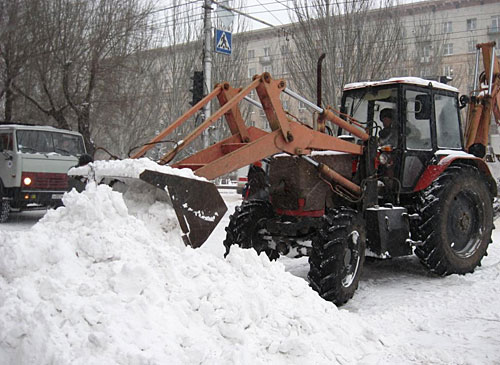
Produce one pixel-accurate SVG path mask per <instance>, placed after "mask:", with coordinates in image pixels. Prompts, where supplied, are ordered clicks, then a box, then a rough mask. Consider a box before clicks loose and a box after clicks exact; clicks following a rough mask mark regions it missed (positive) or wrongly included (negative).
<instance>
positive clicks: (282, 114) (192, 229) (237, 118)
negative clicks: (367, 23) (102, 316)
mask: <svg viewBox="0 0 500 365" xmlns="http://www.w3.org/2000/svg"><path fill="white" fill-rule="evenodd" d="M252 90H256V91H257V95H258V97H259V100H260V103H258V102H256V101H254V100H253V99H249V98H248V97H247V95H248V94H250V92H252ZM282 92H286V93H287V94H288V95H291V96H292V97H296V98H297V97H298V98H301V99H300V100H305V99H303V98H302V97H300V96H298V94H295V93H293V92H292V91H291V90H288V89H287V88H286V82H285V81H284V80H282V79H279V80H274V79H273V78H272V77H271V75H270V74H269V73H267V72H265V73H263V74H261V75H256V76H254V78H253V80H252V82H251V83H250V84H249V85H248V86H246V87H244V88H240V89H236V88H233V87H231V86H230V85H229V84H228V83H227V82H225V83H222V84H218V85H216V86H215V88H214V90H213V91H212V92H211V93H210V94H208V95H207V96H206V97H204V98H203V99H202V100H200V102H198V103H197V104H196V105H194V106H193V107H192V108H191V109H189V110H188V111H187V112H186V113H185V114H183V115H182V116H181V117H179V118H178V119H177V120H176V121H175V122H173V123H172V124H171V125H170V126H168V127H167V128H166V129H165V130H163V131H162V132H161V133H159V134H158V135H157V136H156V137H154V138H153V139H152V140H151V141H150V142H149V143H148V144H146V145H145V146H144V147H143V148H142V149H141V150H139V151H138V152H137V153H136V154H135V155H134V156H133V158H139V157H142V156H143V155H144V154H145V153H146V152H147V151H148V150H149V149H151V148H152V147H153V146H154V143H156V142H159V141H161V140H162V139H164V138H165V137H167V136H169V135H171V134H172V133H173V132H174V131H175V130H176V129H177V128H179V127H180V126H181V125H182V124H183V123H185V122H186V121H187V120H189V118H190V117H192V116H193V115H194V114H195V113H197V112H198V111H199V110H200V109H201V108H202V107H203V106H205V105H206V104H207V103H208V102H210V101H211V100H212V99H215V98H217V99H218V101H219V105H220V107H219V109H217V110H216V111H215V112H214V113H213V114H212V115H210V116H209V117H208V118H206V119H205V121H203V123H201V124H200V125H199V126H198V127H196V128H195V129H193V130H192V131H191V132H190V133H189V134H188V135H187V136H185V137H184V138H183V139H182V140H181V141H180V142H179V143H178V144H177V146H176V147H175V148H174V149H172V150H171V151H169V152H168V153H166V154H165V155H164V156H162V157H161V159H160V161H159V163H160V164H170V163H171V162H172V161H173V159H174V158H175V156H176V155H177V154H178V153H179V152H180V151H182V150H183V149H184V148H186V147H187V146H188V145H189V144H190V143H192V142H193V141H194V140H195V139H196V138H197V137H199V136H200V135H201V134H202V133H203V131H205V130H206V129H207V128H209V127H210V126H211V125H212V124H213V123H215V122H216V121H217V120H218V119H219V118H221V117H223V116H225V120H226V122H227V124H228V127H229V130H230V132H231V136H230V137H228V138H226V139H224V140H222V141H219V142H217V143H215V144H213V145H211V146H210V147H207V148H205V149H203V150H201V151H199V152H197V153H195V154H192V155H191V156H189V157H187V158H184V159H183V160H181V161H177V162H175V163H171V166H172V167H175V168H190V169H191V170H193V171H194V173H195V175H197V176H199V177H205V178H207V179H209V180H212V179H215V178H217V177H220V176H222V175H225V174H227V173H229V172H231V171H234V170H237V169H239V168H241V167H244V166H247V165H249V164H251V163H252V162H255V161H257V160H262V159H264V158H266V157H269V156H272V155H274V154H277V153H287V154H290V155H296V156H306V155H309V154H311V152H312V151H314V150H319V151H321V150H328V151H338V152H345V153H349V154H353V155H361V154H363V146H362V145H360V144H356V143H352V142H349V141H345V140H343V139H340V138H337V137H334V136H330V135H328V134H325V133H324V124H325V122H326V121H327V120H329V121H330V122H332V123H333V124H336V125H338V126H340V127H341V128H343V129H344V130H348V131H350V132H351V133H352V134H353V135H355V136H356V137H358V138H359V139H361V140H362V141H367V140H368V139H369V138H370V136H369V135H368V134H367V133H366V132H365V131H364V130H363V129H361V128H360V126H359V125H356V124H354V123H352V121H350V122H347V121H345V120H344V119H342V118H340V117H339V116H337V115H336V114H335V113H333V112H332V111H331V110H326V109H325V110H323V109H321V108H319V107H315V108H316V111H318V112H319V117H318V123H317V125H318V126H319V127H318V130H314V129H312V128H310V127H309V126H308V125H306V124H303V123H302V122H298V121H295V120H292V119H290V118H289V117H288V115H287V113H286V111H285V110H284V109H283V105H282V103H281V100H280V95H281V93H282ZM244 99H246V100H247V101H249V102H251V103H252V104H254V105H257V106H259V107H261V108H262V109H263V110H264V112H265V115H266V118H267V120H268V122H269V131H267V130H262V129H259V128H256V127H247V125H246V124H245V121H244V120H243V118H242V113H241V111H240V109H239V103H240V102H241V101H242V100H244ZM309 103H310V102H309ZM308 161H310V163H313V164H314V162H313V161H312V160H310V159H309V160H308ZM316 167H317V169H318V171H319V173H321V174H322V175H323V176H324V177H325V178H326V179H329V180H330V181H331V182H332V184H334V185H335V184H339V185H341V186H343V187H344V188H346V189H348V190H349V191H351V192H352V194H353V195H358V196H359V195H360V194H361V188H360V186H358V185H356V184H355V183H353V182H352V181H350V180H349V179H346V178H345V177H343V176H342V175H341V174H339V173H337V172H336V171H334V170H332V169H331V168H329V167H328V166H326V165H324V164H318V165H317V166H316ZM141 179H142V180H143V181H146V182H148V183H149V184H152V185H155V186H157V187H158V188H160V189H165V188H167V191H168V192H169V194H170V196H171V200H172V202H173V203H174V204H173V206H174V209H175V211H176V214H177V217H178V219H179V222H180V225H181V229H182V230H183V232H184V233H185V237H184V239H185V241H186V243H187V244H190V245H191V246H193V247H199V246H201V244H203V242H204V241H205V240H206V239H207V238H208V236H209V234H210V232H211V231H212V230H213V229H214V228H215V226H216V224H217V222H218V221H219V220H220V219H221V218H222V215H223V214H224V212H225V211H226V209H227V208H226V207H225V204H224V202H223V200H222V198H220V195H219V194H218V192H217V191H216V189H214V188H215V186H214V185H213V184H207V183H205V182H200V181H199V180H193V179H188V178H179V177H174V176H172V175H167V174H160V173H153V172H146V173H145V174H143V175H141ZM210 185H211V186H212V187H213V188H212V187H210ZM193 195H195V196H196V198H193ZM207 197H210V199H206V198H207ZM212 197H213V199H212ZM198 200H199V201H200V202H202V204H198V203H199V202H198ZM188 201H189V202H190V203H189V204H187V203H185V202H188ZM200 217H205V218H210V219H200Z"/></svg>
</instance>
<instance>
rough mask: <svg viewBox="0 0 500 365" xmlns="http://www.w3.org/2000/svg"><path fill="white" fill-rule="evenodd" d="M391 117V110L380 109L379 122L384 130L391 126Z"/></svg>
mask: <svg viewBox="0 0 500 365" xmlns="http://www.w3.org/2000/svg"><path fill="white" fill-rule="evenodd" d="M393 116H394V114H393V111H392V109H382V110H381V111H380V120H381V121H382V123H383V124H384V128H389V127H390V126H391V124H392V120H393Z"/></svg>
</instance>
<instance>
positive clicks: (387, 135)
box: [378, 108, 398, 146]
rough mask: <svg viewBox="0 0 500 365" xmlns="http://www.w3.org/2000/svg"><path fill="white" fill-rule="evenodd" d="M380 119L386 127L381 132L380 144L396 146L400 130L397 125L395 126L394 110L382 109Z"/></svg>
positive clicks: (379, 135)
mask: <svg viewBox="0 0 500 365" xmlns="http://www.w3.org/2000/svg"><path fill="white" fill-rule="evenodd" d="M380 120H381V122H382V124H383V125H384V128H383V129H382V130H381V131H380V132H379V134H378V137H379V145H380V146H385V145H391V146H396V145H397V144H398V131H397V126H393V120H394V111H393V110H392V109H389V108H386V109H382V110H381V111H380Z"/></svg>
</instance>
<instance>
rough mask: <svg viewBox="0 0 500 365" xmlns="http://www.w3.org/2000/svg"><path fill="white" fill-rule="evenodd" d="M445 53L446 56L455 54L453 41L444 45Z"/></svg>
mask: <svg viewBox="0 0 500 365" xmlns="http://www.w3.org/2000/svg"><path fill="white" fill-rule="evenodd" d="M443 54H444V55H445V56H450V55H452V54H453V43H446V44H445V45H444V49H443Z"/></svg>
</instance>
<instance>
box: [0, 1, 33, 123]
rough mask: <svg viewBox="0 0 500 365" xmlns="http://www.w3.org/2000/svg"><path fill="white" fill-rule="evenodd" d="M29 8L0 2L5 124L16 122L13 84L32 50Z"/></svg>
mask: <svg viewBox="0 0 500 365" xmlns="http://www.w3.org/2000/svg"><path fill="white" fill-rule="evenodd" d="M28 6H29V1H8V0H0V100H1V101H2V107H1V109H3V118H0V120H2V119H3V122H4V123H10V122H12V121H13V116H14V115H13V108H14V101H15V99H16V97H17V95H16V92H15V90H14V83H15V81H16V80H17V79H18V78H19V76H20V75H21V74H22V72H23V67H24V66H25V64H26V62H27V60H28V58H29V57H30V55H31V51H32V42H31V40H30V39H29V38H27V37H26V34H25V29H26V23H27V17H26V12H27V7H28Z"/></svg>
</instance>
